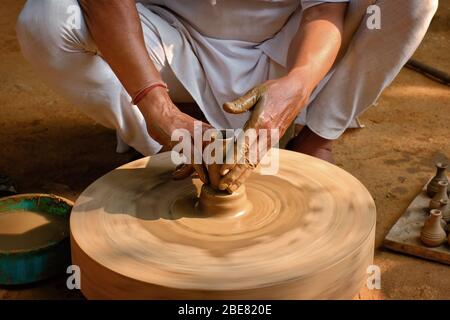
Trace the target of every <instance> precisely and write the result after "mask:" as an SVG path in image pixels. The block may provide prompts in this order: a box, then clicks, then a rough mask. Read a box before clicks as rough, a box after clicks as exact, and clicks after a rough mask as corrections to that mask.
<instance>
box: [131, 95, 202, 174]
mask: <svg viewBox="0 0 450 320" xmlns="http://www.w3.org/2000/svg"><path fill="white" fill-rule="evenodd" d="M139 109H140V110H141V112H142V114H143V116H144V119H145V122H146V124H147V131H148V133H149V134H150V136H151V137H152V138H153V139H155V140H156V141H158V142H159V143H160V144H161V145H163V150H172V148H173V147H174V146H175V145H176V144H178V143H179V142H180V141H172V139H171V136H172V133H173V132H174V131H175V130H176V129H185V130H187V131H188V132H189V133H190V136H191V137H194V122H198V121H199V120H197V119H194V118H192V117H191V116H189V115H187V114H185V113H183V112H181V111H180V109H178V108H177V107H176V106H175V105H174V104H173V102H172V100H171V99H170V97H169V95H168V93H167V91H166V89H165V88H155V89H153V90H151V91H150V92H149V93H148V94H147V95H146V96H145V97H144V98H143V99H142V100H141V101H140V102H139ZM209 128H211V126H210V125H209V124H206V123H202V129H203V130H206V129H209ZM190 143H191V150H192V154H191V155H190V159H193V158H194V157H193V153H194V144H193V143H192V141H191V142H190ZM200 151H201V150H200ZM194 171H195V172H197V174H198V176H199V178H200V179H201V180H202V181H203V182H204V183H208V175H207V170H206V167H205V165H204V164H195V163H192V164H190V163H187V164H185V165H181V166H179V167H178V168H177V170H176V171H175V172H174V177H175V178H177V179H183V178H187V177H188V176H190V175H191V174H192V173H193V172H194Z"/></svg>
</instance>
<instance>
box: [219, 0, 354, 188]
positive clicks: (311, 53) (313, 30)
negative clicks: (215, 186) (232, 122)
mask: <svg viewBox="0 0 450 320" xmlns="http://www.w3.org/2000/svg"><path fill="white" fill-rule="evenodd" d="M346 9H347V4H345V3H327V4H321V5H317V6H314V7H312V8H309V9H307V10H306V11H305V12H304V14H303V17H302V22H301V24H300V26H299V28H298V31H297V33H296V35H295V37H294V39H293V41H292V43H291V46H290V48H289V54H288V70H289V72H288V74H287V75H286V76H284V77H282V78H279V79H276V80H270V81H267V82H265V83H263V84H262V85H259V86H257V87H255V88H253V89H252V90H251V91H249V92H248V93H247V94H245V95H244V96H243V97H241V98H239V99H237V100H235V101H233V102H228V103H225V104H224V109H225V110H226V111H227V112H230V113H242V112H245V111H247V110H250V109H253V110H252V115H251V117H250V120H249V121H248V122H247V125H246V128H245V129H256V131H258V130H260V129H266V130H269V131H268V132H270V130H272V129H278V130H279V131H278V133H279V137H282V136H283V134H284V133H285V132H286V130H287V128H288V127H289V126H290V124H291V123H292V122H293V121H294V119H295V118H296V117H297V115H298V114H299V113H300V111H301V109H302V108H303V107H304V106H305V105H306V104H307V102H308V100H309V97H310V95H311V93H312V92H313V90H314V88H315V87H316V86H317V85H318V84H319V82H320V81H321V80H322V79H323V78H324V77H325V75H326V74H327V73H328V72H329V71H330V69H331V67H332V66H333V64H334V62H335V60H336V57H337V55H338V52H339V50H340V47H341V43H342V30H343V24H344V17H345V12H346ZM268 147H269V148H270V147H271V145H269V146H268ZM251 149H252V148H251V146H245V148H244V150H247V151H245V152H244V151H243V152H241V153H240V154H243V157H244V159H246V161H244V162H245V164H225V165H223V166H222V167H221V169H220V172H221V174H224V175H225V176H224V177H223V178H222V179H221V181H220V185H219V188H220V189H221V190H225V189H226V190H228V191H230V192H232V191H235V190H236V189H237V188H238V187H239V186H240V185H241V184H242V183H243V182H244V181H245V179H246V178H247V177H248V176H249V175H250V171H251V169H252V168H253V167H254V166H255V165H256V164H255V163H253V164H252V163H250V161H249V159H251V156H250V155H249V154H248V150H251ZM262 156H264V153H259V154H258V158H257V161H259V160H260V159H261V158H262ZM238 160H239V159H238ZM227 172H228V173H227Z"/></svg>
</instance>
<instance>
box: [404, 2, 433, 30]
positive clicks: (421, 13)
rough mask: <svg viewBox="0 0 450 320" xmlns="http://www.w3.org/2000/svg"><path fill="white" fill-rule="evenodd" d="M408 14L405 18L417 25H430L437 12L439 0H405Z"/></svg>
mask: <svg viewBox="0 0 450 320" xmlns="http://www.w3.org/2000/svg"><path fill="white" fill-rule="evenodd" d="M405 4H406V8H405V10H406V11H407V14H406V15H405V18H406V19H408V21H409V22H410V23H411V24H412V25H413V26H417V27H419V28H420V27H428V26H429V24H430V22H431V19H432V18H433V16H434V15H435V14H436V11H437V8H438V4H439V0H408V1H405Z"/></svg>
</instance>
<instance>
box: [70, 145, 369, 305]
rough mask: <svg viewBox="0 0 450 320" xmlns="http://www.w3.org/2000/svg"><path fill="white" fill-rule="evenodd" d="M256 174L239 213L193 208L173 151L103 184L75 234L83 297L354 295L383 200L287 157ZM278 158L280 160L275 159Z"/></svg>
mask: <svg viewBox="0 0 450 320" xmlns="http://www.w3.org/2000/svg"><path fill="white" fill-rule="evenodd" d="M279 152H280V169H279V172H278V174H277V175H276V176H275V175H262V174H261V170H260V169H257V170H255V171H254V173H253V174H252V175H251V177H250V178H249V179H248V181H247V183H246V185H245V188H246V195H247V198H248V200H249V202H250V203H251V206H250V207H247V209H248V210H247V211H246V212H244V213H238V214H223V215H221V214H217V215H214V214H202V213H201V212H199V211H197V210H196V209H195V203H196V201H197V197H198V195H199V193H200V189H201V182H200V181H199V180H198V179H196V178H192V179H187V180H183V181H175V180H173V179H172V178H171V172H172V171H173V169H174V168H175V165H174V164H173V163H172V162H171V158H170V153H163V154H160V155H156V156H153V157H148V158H144V159H140V160H137V161H134V162H131V163H129V164H126V165H124V166H122V167H120V168H117V169H116V170H113V171H112V172H110V173H108V174H106V175H105V176H103V177H101V178H100V179H98V180H97V181H95V182H94V183H93V184H92V185H90V186H89V187H88V188H87V189H86V190H85V191H84V192H83V193H82V194H81V196H80V197H79V199H78V200H77V202H76V203H75V206H74V208H73V210H72V215H71V220H70V228H71V245H72V260H73V264H76V265H78V266H80V268H81V290H82V292H83V294H84V295H85V296H86V297H87V298H92V299H109V298H112V299H222V298H223V299H351V298H353V297H354V296H355V295H356V294H357V293H358V292H359V290H360V288H361V287H362V286H363V285H364V283H365V280H366V278H367V273H366V269H367V267H368V266H369V265H370V264H371V263H372V260H373V250H374V236H375V220H376V210H375V205H374V202H373V200H372V197H371V196H370V194H369V192H368V191H367V189H366V188H365V187H364V186H363V185H362V184H361V183H360V182H359V181H358V180H357V179H356V178H354V177H353V176H351V175H350V174H348V173H347V172H345V171H344V170H342V169H340V168H338V167H336V166H333V165H331V164H329V163H327V162H324V161H321V160H318V159H315V158H312V157H309V156H306V155H302V154H299V153H294V152H290V151H284V150H280V151H279ZM269 156H270V155H269Z"/></svg>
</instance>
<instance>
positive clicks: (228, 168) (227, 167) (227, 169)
mask: <svg viewBox="0 0 450 320" xmlns="http://www.w3.org/2000/svg"><path fill="white" fill-rule="evenodd" d="M235 165H236V164H235V163H225V164H223V165H222V167H221V168H220V175H221V176H224V175H226V174H228V172H230V171H231V170H233V168H234V166H235Z"/></svg>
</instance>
